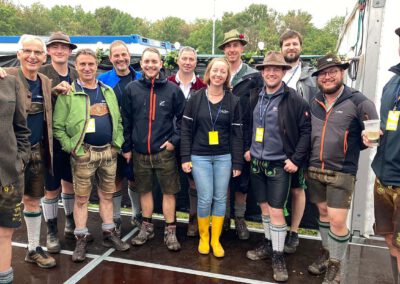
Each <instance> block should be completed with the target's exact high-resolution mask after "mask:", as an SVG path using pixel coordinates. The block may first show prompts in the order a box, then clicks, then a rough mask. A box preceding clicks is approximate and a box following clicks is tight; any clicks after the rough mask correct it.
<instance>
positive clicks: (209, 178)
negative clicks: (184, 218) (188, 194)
mask: <svg viewBox="0 0 400 284" xmlns="http://www.w3.org/2000/svg"><path fill="white" fill-rule="evenodd" d="M191 159H192V166H193V168H192V173H193V177H194V181H195V183H196V187H197V198H198V203H197V214H198V216H199V217H207V216H210V213H211V208H212V215H213V216H225V210H226V198H227V191H228V185H229V180H230V177H231V170H232V159H231V155H230V154H226V155H217V156H197V155H192V157H191Z"/></svg>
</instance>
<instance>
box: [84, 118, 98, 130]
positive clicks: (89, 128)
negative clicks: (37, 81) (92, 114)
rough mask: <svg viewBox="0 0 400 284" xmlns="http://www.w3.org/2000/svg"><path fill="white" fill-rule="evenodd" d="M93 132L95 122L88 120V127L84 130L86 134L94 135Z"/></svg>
mask: <svg viewBox="0 0 400 284" xmlns="http://www.w3.org/2000/svg"><path fill="white" fill-rule="evenodd" d="M95 132H96V120H95V119H94V118H90V119H89V123H88V126H87V128H86V133H95Z"/></svg>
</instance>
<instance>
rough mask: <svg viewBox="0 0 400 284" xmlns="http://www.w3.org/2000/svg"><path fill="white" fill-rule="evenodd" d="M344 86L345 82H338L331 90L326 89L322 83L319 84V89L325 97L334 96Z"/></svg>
mask: <svg viewBox="0 0 400 284" xmlns="http://www.w3.org/2000/svg"><path fill="white" fill-rule="evenodd" d="M342 86H343V80H340V81H338V82H337V83H336V84H335V85H334V86H333V87H330V88H325V87H324V86H323V85H322V84H321V83H319V82H318V87H319V89H320V90H321V91H322V92H323V93H324V94H325V95H332V94H334V93H336V92H337V91H339V89H340V88H341V87H342Z"/></svg>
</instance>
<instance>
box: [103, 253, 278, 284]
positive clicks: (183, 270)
mask: <svg viewBox="0 0 400 284" xmlns="http://www.w3.org/2000/svg"><path fill="white" fill-rule="evenodd" d="M105 260H107V261H112V262H118V263H123V264H132V265H137V266H143V267H148V268H154V269H161V270H167V271H174V272H180V273H186V274H191V275H198V276H205V277H210V278H217V279H221V280H229V281H234V282H239V283H252V284H273V283H275V282H268V281H260V280H254V279H248V278H242V277H235V276H230V275H225V274H218V273H212V272H206V271H200V270H193V269H188V268H181V267H176V266H169V265H162V264H156V263H151V262H144V261H137V260H131V259H122V258H117V257H107V258H106V259H105Z"/></svg>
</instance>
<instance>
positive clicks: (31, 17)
mask: <svg viewBox="0 0 400 284" xmlns="http://www.w3.org/2000/svg"><path fill="white" fill-rule="evenodd" d="M17 16H18V19H19V20H18V21H17V23H16V26H17V30H18V31H19V32H20V33H22V34H34V35H47V34H49V33H50V31H51V30H53V27H54V26H55V24H54V22H53V21H51V19H50V17H49V9H47V8H46V7H44V6H43V5H42V4H40V3H39V2H36V3H33V4H32V5H31V6H30V7H25V6H23V7H22V8H21V10H19V11H18V13H17Z"/></svg>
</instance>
